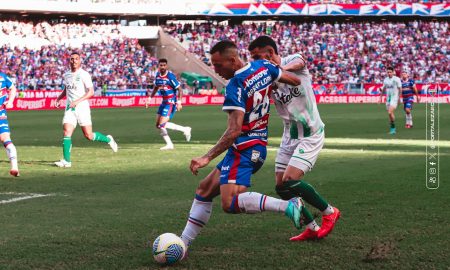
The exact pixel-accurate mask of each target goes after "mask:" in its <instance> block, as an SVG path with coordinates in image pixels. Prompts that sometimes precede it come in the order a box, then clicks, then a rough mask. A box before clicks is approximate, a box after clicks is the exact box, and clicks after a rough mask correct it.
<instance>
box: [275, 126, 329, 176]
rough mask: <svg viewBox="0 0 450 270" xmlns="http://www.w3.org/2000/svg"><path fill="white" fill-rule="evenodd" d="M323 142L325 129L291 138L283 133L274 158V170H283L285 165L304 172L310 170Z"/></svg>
mask: <svg viewBox="0 0 450 270" xmlns="http://www.w3.org/2000/svg"><path fill="white" fill-rule="evenodd" d="M324 142H325V131H323V132H321V133H319V134H315V135H313V136H311V137H306V138H301V139H291V138H290V136H286V135H285V134H283V138H282V140H281V144H280V149H278V152H277V157H276V158H275V172H284V171H285V170H286V168H287V166H293V167H295V168H297V169H300V170H302V171H303V172H304V173H307V172H308V171H310V170H312V168H313V167H314V164H315V163H316V161H317V158H318V157H319V152H320V150H322V147H323V144H324Z"/></svg>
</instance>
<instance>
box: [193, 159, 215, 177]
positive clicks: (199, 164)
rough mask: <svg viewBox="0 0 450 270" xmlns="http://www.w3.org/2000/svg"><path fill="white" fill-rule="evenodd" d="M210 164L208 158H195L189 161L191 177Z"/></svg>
mask: <svg viewBox="0 0 450 270" xmlns="http://www.w3.org/2000/svg"><path fill="white" fill-rule="evenodd" d="M209 162H210V160H209V158H207V157H204V156H203V157H196V158H193V159H192V160H191V166H190V169H191V172H192V174H193V175H197V174H198V169H200V168H203V167H205V166H206V165H208V164H209Z"/></svg>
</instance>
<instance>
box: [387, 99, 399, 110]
mask: <svg viewBox="0 0 450 270" xmlns="http://www.w3.org/2000/svg"><path fill="white" fill-rule="evenodd" d="M397 105H398V96H392V97H389V96H388V97H387V99H386V110H388V111H389V108H394V110H395V109H397Z"/></svg>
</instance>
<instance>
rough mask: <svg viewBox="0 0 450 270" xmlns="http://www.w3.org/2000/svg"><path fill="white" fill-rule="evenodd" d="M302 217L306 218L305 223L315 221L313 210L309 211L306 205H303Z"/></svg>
mask: <svg viewBox="0 0 450 270" xmlns="http://www.w3.org/2000/svg"><path fill="white" fill-rule="evenodd" d="M302 218H303V220H304V223H303V224H309V223H311V222H313V221H314V217H313V215H312V214H311V212H309V210H308V209H306V207H305V206H303V208H302Z"/></svg>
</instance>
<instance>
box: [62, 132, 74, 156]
mask: <svg viewBox="0 0 450 270" xmlns="http://www.w3.org/2000/svg"><path fill="white" fill-rule="evenodd" d="M71 151H72V138H71V137H68V136H64V138H63V157H64V160H65V161H67V162H70V152H71Z"/></svg>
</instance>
